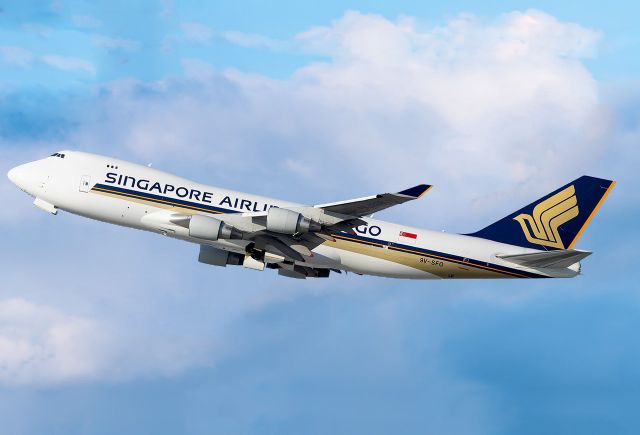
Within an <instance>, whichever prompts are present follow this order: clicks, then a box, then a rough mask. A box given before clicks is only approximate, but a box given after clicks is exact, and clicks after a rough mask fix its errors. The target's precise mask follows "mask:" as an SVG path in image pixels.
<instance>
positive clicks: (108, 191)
mask: <svg viewBox="0 0 640 435" xmlns="http://www.w3.org/2000/svg"><path fill="white" fill-rule="evenodd" d="M91 190H97V191H99V192H105V193H110V194H112V195H116V196H118V195H122V196H128V197H130V198H139V199H142V200H145V201H147V202H152V203H153V202H161V203H163V204H168V205H171V206H173V207H176V208H187V209H193V210H201V211H206V212H207V213H217V214H223V212H221V211H215V210H209V209H206V208H202V207H196V206H193V205H185V204H177V203H175V202H171V201H165V200H163V199H155V198H154V199H149V198H148V197H145V196H140V195H135V194H133V193H126V192H118V191H114V190H108V189H103V188H102V187H94V188H93V189H91Z"/></svg>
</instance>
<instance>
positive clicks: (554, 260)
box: [496, 249, 592, 269]
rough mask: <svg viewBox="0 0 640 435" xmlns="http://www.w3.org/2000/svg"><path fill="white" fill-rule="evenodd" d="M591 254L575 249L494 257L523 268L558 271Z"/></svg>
mask: <svg viewBox="0 0 640 435" xmlns="http://www.w3.org/2000/svg"><path fill="white" fill-rule="evenodd" d="M591 254H592V253H591V252H589V251H580V250H577V249H568V250H564V249H562V250H556V251H544V252H534V253H532V254H516V255H500V254H498V255H496V257H498V258H501V259H503V260H506V261H510V262H512V263H516V264H519V265H521V266H525V267H532V268H537V269H539V268H553V269H560V268H562V267H569V266H571V265H572V264H575V263H577V262H578V261H580V260H582V259H583V258H586V257H588V256H589V255H591Z"/></svg>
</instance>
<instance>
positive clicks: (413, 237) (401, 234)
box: [400, 231, 418, 240]
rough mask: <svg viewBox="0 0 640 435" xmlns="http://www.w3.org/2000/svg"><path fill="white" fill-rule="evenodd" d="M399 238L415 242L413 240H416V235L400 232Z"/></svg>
mask: <svg viewBox="0 0 640 435" xmlns="http://www.w3.org/2000/svg"><path fill="white" fill-rule="evenodd" d="M400 237H405V238H407V239H413V240H415V239H417V238H418V235H417V234H414V233H408V232H406V231H400Z"/></svg>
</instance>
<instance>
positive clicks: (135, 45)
mask: <svg viewBox="0 0 640 435" xmlns="http://www.w3.org/2000/svg"><path fill="white" fill-rule="evenodd" d="M91 42H92V43H93V44H94V45H97V46H98V47H103V48H107V49H109V50H124V51H136V50H137V49H139V48H140V43H139V42H138V41H134V40H131V39H124V38H112V37H109V36H105V35H93V36H92V37H91Z"/></svg>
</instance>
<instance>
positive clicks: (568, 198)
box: [513, 185, 579, 249]
mask: <svg viewBox="0 0 640 435" xmlns="http://www.w3.org/2000/svg"><path fill="white" fill-rule="evenodd" d="M578 213H579V210H578V199H577V198H576V189H575V188H574V187H573V185H571V186H569V187H567V188H566V189H564V190H562V191H560V192H558V193H556V194H555V195H553V196H552V197H550V198H547V199H545V200H544V201H542V202H540V203H539V204H537V205H536V206H535V207H534V208H533V213H532V214H531V215H529V214H525V213H522V214H519V215H518V216H516V217H515V218H513V219H514V220H516V221H518V223H519V224H520V226H521V227H522V232H523V233H524V236H525V237H526V238H527V240H528V241H529V242H530V243H534V244H538V245H544V246H549V247H552V248H558V249H565V246H564V243H563V242H562V238H561V237H560V234H559V233H558V227H560V225H562V224H564V223H566V222H569V221H570V220H571V219H573V218H575V217H576V216H578Z"/></svg>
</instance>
